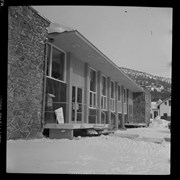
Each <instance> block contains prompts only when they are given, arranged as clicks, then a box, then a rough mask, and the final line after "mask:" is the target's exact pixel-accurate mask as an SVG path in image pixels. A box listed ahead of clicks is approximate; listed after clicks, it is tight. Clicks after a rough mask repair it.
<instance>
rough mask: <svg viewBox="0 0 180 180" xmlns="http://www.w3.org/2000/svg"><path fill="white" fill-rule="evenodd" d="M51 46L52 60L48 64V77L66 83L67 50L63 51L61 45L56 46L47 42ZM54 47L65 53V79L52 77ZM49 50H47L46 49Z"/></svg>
mask: <svg viewBox="0 0 180 180" xmlns="http://www.w3.org/2000/svg"><path fill="white" fill-rule="evenodd" d="M48 45H49V46H50V57H49V58H50V60H49V66H48V64H47V69H48V74H46V77H48V78H50V79H53V80H56V81H59V82H62V83H66V63H67V53H66V52H65V51H63V50H62V49H60V48H59V47H57V46H55V45H54V44H52V43H49V42H48V43H46V46H48ZM53 48H55V49H56V50H58V51H60V52H61V53H64V68H63V69H64V72H63V80H60V79H56V78H54V77H52V61H53V59H52V57H53ZM46 52H47V50H46Z"/></svg>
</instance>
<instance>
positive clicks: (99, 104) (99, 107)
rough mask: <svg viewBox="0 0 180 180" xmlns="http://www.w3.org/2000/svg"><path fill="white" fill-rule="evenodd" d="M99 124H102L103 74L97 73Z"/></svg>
mask: <svg viewBox="0 0 180 180" xmlns="http://www.w3.org/2000/svg"><path fill="white" fill-rule="evenodd" d="M97 110H98V113H97V122H96V123H99V124H101V72H100V71H98V72H97Z"/></svg>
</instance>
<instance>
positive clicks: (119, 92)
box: [7, 7, 149, 139]
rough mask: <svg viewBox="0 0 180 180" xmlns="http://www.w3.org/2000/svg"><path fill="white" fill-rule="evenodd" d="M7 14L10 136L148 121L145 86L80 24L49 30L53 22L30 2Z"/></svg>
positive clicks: (62, 133) (60, 133)
mask: <svg viewBox="0 0 180 180" xmlns="http://www.w3.org/2000/svg"><path fill="white" fill-rule="evenodd" d="M8 17H9V37H8V112H7V139H18V138H37V137H39V136H40V135H41V134H42V132H44V131H49V132H48V134H49V133H51V134H50V136H52V137H57V136H58V137H59V136H60V137H67V136H68V137H71V138H72V136H73V129H85V128H97V127H104V128H105V127H106V128H109V129H118V128H124V125H125V121H127V122H129V121H134V120H135V122H137V121H138V120H139V119H141V121H143V120H144V121H143V122H144V123H147V121H148V120H147V118H149V117H148V115H147V111H148V109H147V108H148V106H146V105H147V103H146V102H147V97H148V96H147V95H146V94H147V93H146V91H145V90H144V89H143V88H141V87H140V86H139V85H137V84H136V83H135V82H134V81H133V80H132V79H130V78H129V77H128V76H127V75H125V74H124V73H123V72H122V71H121V70H120V69H119V68H118V67H117V66H116V65H115V64H114V63H113V62H112V61H111V60H110V59H108V58H107V57H106V56H105V55H104V54H103V53H102V52H100V51H99V50H98V49H97V48H96V47H95V46H94V45H93V44H91V43H90V42H89V41H88V40H87V39H86V38H85V37H84V36H83V35H82V34H80V33H79V32H78V31H77V30H69V29H68V30H67V29H64V30H62V29H61V28H59V29H61V30H60V31H58V30H57V31H55V32H52V31H51V32H50V31H49V33H48V31H47V28H48V29H50V28H49V27H51V26H50V24H51V22H50V21H48V20H47V19H45V18H43V17H41V16H40V15H39V14H38V12H36V11H35V10H34V9H32V8H31V7H9V16H8ZM137 94H138V95H137ZM139 96H142V99H143V98H144V100H142V101H143V104H142V106H143V108H142V109H143V110H142V111H141V110H140V112H139V111H138V110H137V109H138V107H137V104H138V102H139V100H137V97H139ZM142 101H141V102H142ZM145 106H146V107H145Z"/></svg>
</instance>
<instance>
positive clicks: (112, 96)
mask: <svg viewBox="0 0 180 180" xmlns="http://www.w3.org/2000/svg"><path fill="white" fill-rule="evenodd" d="M111 98H113V99H114V83H113V82H112V81H111Z"/></svg>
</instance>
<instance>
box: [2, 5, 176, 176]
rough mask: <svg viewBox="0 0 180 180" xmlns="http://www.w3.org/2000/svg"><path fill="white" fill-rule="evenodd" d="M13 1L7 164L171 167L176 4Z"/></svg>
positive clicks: (65, 169) (69, 169)
mask: <svg viewBox="0 0 180 180" xmlns="http://www.w3.org/2000/svg"><path fill="white" fill-rule="evenodd" d="M7 9H8V44H7V45H8V51H7V52H8V55H7V120H6V125H7V128H6V148H7V150H6V172H7V173H20V174H26V173H28V174H29V173H30V174H31V173H35V174H98V175H100V174H102V175H104V174H105V175H106V174H107V175H108V174H113V175H170V174H171V82H172V34H173V31H172V22H173V16H172V14H173V8H172V7H159V6H158V7H151V6H113V5H112V6H102V5H97V6H91V5H56V6H55V5H51V6H50V5H29V6H27V5H26V6H25V5H22V6H20V5H19V6H8V8H7ZM0 103H2V101H0ZM1 105H2V104H0V106H1ZM0 118H1V116H0ZM0 123H1V122H0ZM0 126H1V124H0Z"/></svg>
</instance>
